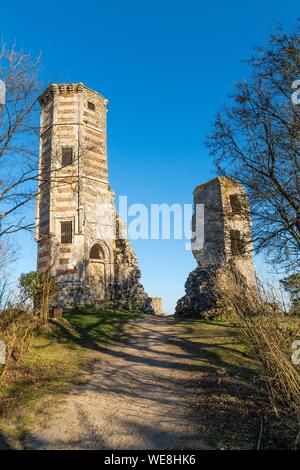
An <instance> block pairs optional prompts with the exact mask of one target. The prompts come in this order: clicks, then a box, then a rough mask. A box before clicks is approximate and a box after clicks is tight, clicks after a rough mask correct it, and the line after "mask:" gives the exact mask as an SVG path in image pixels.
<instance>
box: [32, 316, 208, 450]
mask: <svg viewBox="0 0 300 470" xmlns="http://www.w3.org/2000/svg"><path fill="white" fill-rule="evenodd" d="M127 328H128V330H129V331H130V337H129V339H128V340H126V341H120V342H115V343H111V344H109V345H105V347H104V348H103V349H102V351H101V352H100V355H99V361H97V362H96V364H95V367H94V371H93V373H92V374H91V377H90V379H89V380H88V382H87V383H85V384H83V385H80V386H78V387H77V388H75V389H74V390H73V391H72V393H71V394H69V395H68V396H66V398H65V400H63V402H62V403H60V404H59V405H58V407H57V408H56V409H55V411H54V412H53V413H52V414H51V416H50V419H49V420H48V421H47V422H46V423H45V425H44V426H43V427H42V428H39V429H35V430H34V431H32V435H31V437H30V438H28V439H27V440H26V447H27V448H34V449H203V448H207V445H206V444H205V443H204V442H202V441H201V434H200V432H199V429H198V426H197V416H195V415H194V413H193V411H192V410H191V407H190V404H191V400H192V398H193V393H194V392H193V390H194V385H195V380H197V376H198V374H199V369H198V359H197V355H196V354H194V353H193V347H192V344H190V345H189V341H188V340H186V339H184V340H183V339H180V332H181V331H182V329H183V328H184V327H183V326H182V325H178V324H175V322H174V321H173V320H172V319H171V318H170V319H168V318H158V317H144V318H139V319H138V320H136V321H134V322H130V323H129V324H128V327H127Z"/></svg>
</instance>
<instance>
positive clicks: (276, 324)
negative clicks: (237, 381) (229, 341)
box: [219, 273, 300, 447]
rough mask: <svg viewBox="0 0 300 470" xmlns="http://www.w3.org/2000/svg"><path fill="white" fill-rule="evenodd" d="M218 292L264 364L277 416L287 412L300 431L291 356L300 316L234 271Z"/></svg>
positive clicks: (299, 386) (298, 390)
mask: <svg viewBox="0 0 300 470" xmlns="http://www.w3.org/2000/svg"><path fill="white" fill-rule="evenodd" d="M223 281H224V280H223ZM219 292H220V293H221V294H220V295H221V297H222V302H223V305H224V306H226V311H227V315H228V317H229V319H230V321H231V322H232V324H234V325H235V326H237V327H238V328H237V331H238V336H239V338H240V340H241V342H242V343H243V344H244V345H245V346H246V347H247V350H248V351H249V353H250V354H251V356H252V357H253V358H254V359H255V360H257V361H258V362H259V364H260V365H261V369H262V383H263V384H264V386H265V388H266V390H267V392H268V396H269V399H270V402H271V404H272V406H273V409H274V412H275V413H276V414H277V415H278V416H279V415H284V414H288V415H289V417H290V418H291V419H293V420H294V422H295V423H298V427H299V432H300V374H299V368H297V366H296V365H294V364H293V362H292V358H291V354H292V352H291V345H292V342H293V341H294V340H295V338H296V337H297V334H299V330H300V328H299V320H297V319H296V318H295V319H292V318H289V319H287V318H285V317H284V316H283V313H282V311H281V308H280V305H279V303H278V302H277V301H276V298H275V297H274V294H273V293H272V292H270V291H266V290H265V289H263V288H262V287H261V286H259V287H258V288H257V289H256V288H252V289H248V288H246V287H245V285H244V284H243V282H241V280H240V279H239V278H238V277H236V276H235V275H234V273H228V274H227V279H226V288H224V284H223V285H222V286H219ZM299 436H300V434H298V436H297V438H296V440H295V447H297V446H298V444H299V442H298V441H299Z"/></svg>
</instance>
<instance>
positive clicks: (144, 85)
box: [0, 0, 300, 312]
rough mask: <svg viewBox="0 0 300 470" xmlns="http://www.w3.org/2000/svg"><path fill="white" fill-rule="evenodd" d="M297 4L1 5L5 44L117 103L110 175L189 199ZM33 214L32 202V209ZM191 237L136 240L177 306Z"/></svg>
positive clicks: (131, 190)
mask: <svg viewBox="0 0 300 470" xmlns="http://www.w3.org/2000/svg"><path fill="white" fill-rule="evenodd" d="M299 13H300V8H299V0H298V1H296V0H285V1H283V0H280V1H279V0H272V1H271V0H246V1H243V2H238V1H237V0H235V1H233V0H230V1H224V0H223V1H221V0H215V1H208V0H205V1H201V0H184V1H183V0H152V1H149V0H148V1H145V0H139V1H137V0H124V1H120V0H109V1H102V0H100V1H99V0H98V1H96V0H94V1H91V0H86V1H85V2H82V1H80V2H79V1H78V2H77V1H76V0H74V1H73V2H63V1H60V2H59V1H57V0H52V1H51V2H50V3H47V2H40V1H39V2H37V1H32V0H31V1H27V2H23V1H20V0H14V1H13V2H5V3H2V5H1V11H0V15H1V16H0V32H1V35H2V36H3V39H4V40H5V41H6V42H9V43H12V42H13V41H14V40H16V43H17V46H18V47H19V48H22V49H24V51H27V52H30V53H32V54H33V55H36V54H38V53H39V52H40V51H42V63H43V79H44V80H45V82H48V81H52V82H66V81H73V82H78V81H81V82H84V83H85V84H86V85H87V86H89V87H91V88H94V89H95V90H97V91H99V92H100V93H101V94H103V95H104V96H105V97H107V98H108V99H109V113H108V151H109V169H110V182H111V186H112V188H113V190H114V191H115V192H116V194H118V195H128V198H129V202H130V203H135V202H140V203H145V204H150V203H163V202H167V203H176V202H178V203H181V204H183V203H191V202H192V191H193V189H194V187H195V186H196V185H197V184H200V183H202V182H205V181H206V180H208V179H210V178H212V177H213V176H214V168H213V165H212V163H211V161H210V159H209V157H208V152H207V150H206V148H205V146H204V143H203V141H204V139H205V136H206V135H207V133H208V132H209V130H210V123H211V122H212V120H213V118H214V115H215V113H216V112H217V111H218V110H219V108H220V106H221V105H222V104H223V103H224V102H225V101H226V95H227V93H228V92H230V90H231V88H232V83H233V81H235V80H239V79H242V78H246V77H247V70H246V68H245V66H244V65H243V63H242V61H243V59H246V58H247V57H248V56H249V55H251V53H252V49H253V46H255V45H260V44H261V43H262V42H264V41H265V40H266V38H267V35H268V32H269V31H270V30H272V28H274V27H275V26H276V24H278V23H279V22H281V23H282V24H283V26H284V27H285V28H287V29H291V28H292V27H293V25H294V24H295V23H296V20H297V17H299V16H300V15H299ZM32 214H34V210H33V208H32ZM19 244H20V246H21V252H20V259H19V260H18V262H17V263H16V265H15V267H14V273H15V275H18V274H19V273H20V272H26V271H28V270H31V269H35V256H36V254H35V251H36V247H35V243H34V241H33V237H32V236H31V235H23V236H22V238H20V237H19ZM184 244H185V242H184V241H135V242H134V243H133V245H134V248H135V250H136V253H137V256H138V260H139V264H140V267H141V270H142V273H143V282H144V285H145V287H146V289H147V290H148V292H149V294H150V295H155V296H161V297H163V299H164V305H165V310H166V311H169V312H171V311H172V309H173V308H174V306H175V304H176V300H177V299H178V298H179V297H181V296H182V294H183V293H184V283H185V281H186V278H187V275H188V273H189V272H190V271H191V270H192V269H193V268H194V266H195V262H194V260H193V257H192V255H191V253H189V252H187V251H185V249H184Z"/></svg>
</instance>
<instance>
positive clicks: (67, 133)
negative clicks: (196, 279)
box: [36, 83, 149, 309]
mask: <svg viewBox="0 0 300 470" xmlns="http://www.w3.org/2000/svg"><path fill="white" fill-rule="evenodd" d="M39 102H40V104H41V108H42V109H41V122H40V163H39V164H40V172H39V173H40V181H39V194H38V197H37V211H36V240H37V243H38V270H39V271H50V272H51V273H52V274H53V275H54V276H55V277H56V279H57V282H58V284H59V288H60V292H59V294H58V296H57V299H56V303H57V304H58V305H62V306H65V307H66V306H70V307H72V306H74V305H80V304H89V303H98V302H104V301H110V302H111V303H113V304H118V305H122V306H125V307H134V308H140V309H142V308H144V305H145V303H146V302H148V303H149V301H148V297H147V295H146V293H145V291H144V289H143V286H142V285H141V284H140V282H139V279H140V271H139V269H138V266H137V261H136V258H135V255H134V253H133V250H132V249H131V246H130V244H129V242H128V240H127V239H126V236H125V235H124V233H125V232H124V227H123V226H122V223H121V221H120V219H119V217H118V214H117V213H116V210H115V205H114V193H113V192H112V191H111V189H110V187H109V183H108V164H107V144H106V113H107V100H106V99H105V98H104V97H103V96H102V95H100V94H99V93H97V92H96V91H93V90H91V89H90V88H87V87H86V86H84V85H83V84H82V83H76V84H75V83H63V84H53V85H51V86H49V87H48V88H47V89H46V90H45V92H44V93H43V94H42V95H41V96H40V97H39Z"/></svg>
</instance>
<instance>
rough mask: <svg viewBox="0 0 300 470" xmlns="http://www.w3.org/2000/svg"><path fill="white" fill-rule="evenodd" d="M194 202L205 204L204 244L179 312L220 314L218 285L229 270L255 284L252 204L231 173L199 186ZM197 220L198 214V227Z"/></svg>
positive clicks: (202, 314)
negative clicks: (231, 176)
mask: <svg viewBox="0 0 300 470" xmlns="http://www.w3.org/2000/svg"><path fill="white" fill-rule="evenodd" d="M194 204H195V207H196V205H197V204H203V205H204V244H203V247H202V248H201V249H198V248H197V249H194V250H193V255H194V257H195V259H196V261H197V265H198V266H197V268H196V269H195V270H194V271H192V272H191V273H190V275H189V277H188V279H187V282H186V285H185V290H186V294H185V296H184V297H182V298H181V299H180V300H179V301H178V302H177V306H176V313H177V314H179V315H182V316H198V317H201V316H204V317H210V316H216V315H218V314H219V313H220V310H218V308H217V302H218V292H217V289H216V286H217V285H218V282H219V280H220V278H221V277H222V276H223V275H224V274H225V275H226V272H228V270H229V271H231V272H234V273H235V274H237V275H238V276H239V279H240V280H241V282H243V284H244V285H246V286H249V287H251V286H255V270H254V265H253V260H252V235H251V216H250V212H249V205H248V200H247V196H246V194H245V191H244V190H243V188H242V187H241V185H240V184H239V183H238V182H237V181H235V180H234V179H232V178H228V177H224V178H220V177H217V178H215V179H213V180H212V181H209V182H208V183H205V184H202V185H200V186H197V187H196V189H195V191H194ZM195 224H196V220H195V215H194V216H193V228H194V230H195ZM225 282H226V281H225Z"/></svg>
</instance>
